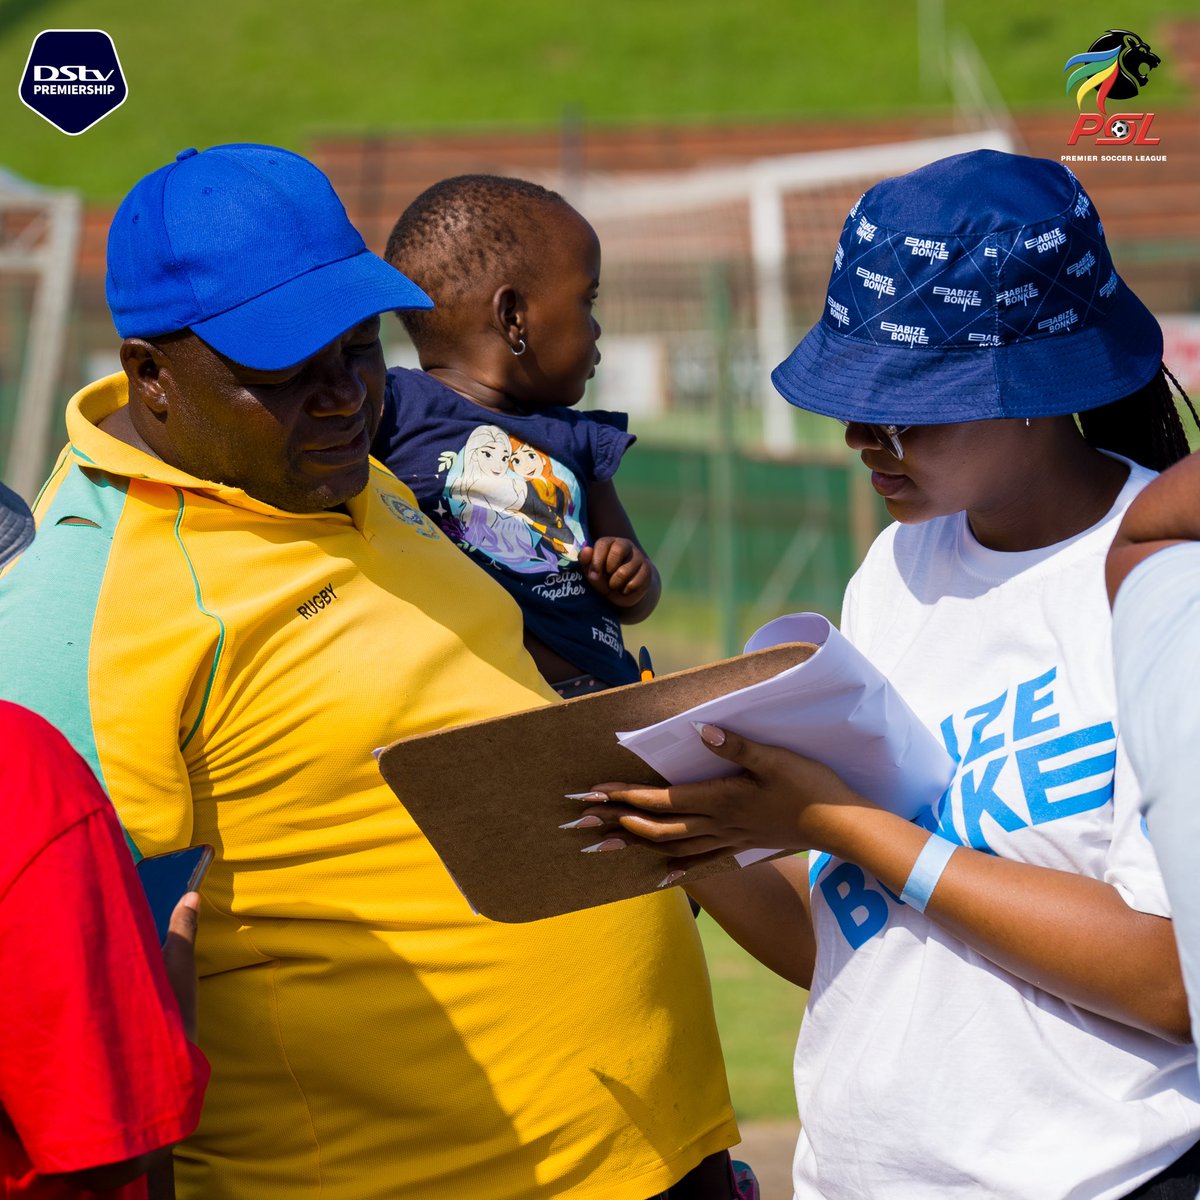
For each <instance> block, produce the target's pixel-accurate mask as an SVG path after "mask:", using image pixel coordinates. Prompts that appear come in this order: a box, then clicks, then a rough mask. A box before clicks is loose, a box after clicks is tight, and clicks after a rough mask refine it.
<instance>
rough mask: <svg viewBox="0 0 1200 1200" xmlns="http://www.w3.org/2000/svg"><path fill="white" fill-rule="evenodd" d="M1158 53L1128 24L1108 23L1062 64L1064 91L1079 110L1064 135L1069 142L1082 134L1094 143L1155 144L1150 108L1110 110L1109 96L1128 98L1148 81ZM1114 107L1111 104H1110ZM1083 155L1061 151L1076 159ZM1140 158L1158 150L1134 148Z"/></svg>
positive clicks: (1107, 156) (1114, 156)
mask: <svg viewBox="0 0 1200 1200" xmlns="http://www.w3.org/2000/svg"><path fill="white" fill-rule="evenodd" d="M1161 64H1162V59H1161V58H1159V56H1158V55H1157V54H1155V53H1154V51H1153V50H1151V49H1150V47H1149V46H1148V45H1147V44H1146V43H1145V42H1144V41H1143V40H1142V39H1141V38H1140V37H1139V36H1138V35H1137V34H1136V33H1133V32H1132V31H1131V30H1129V29H1107V30H1105V32H1104V33H1103V34H1101V35H1100V37H1098V38H1096V40H1095V41H1094V42H1092V44H1091V45H1090V46H1089V47H1088V48H1087V50H1086V51H1085V52H1084V53H1083V54H1074V55H1072V56H1071V57H1070V58H1068V59H1067V61H1066V63H1065V64H1064V65H1063V71H1064V72H1066V73H1067V85H1066V92H1067V95H1068V96H1070V97H1071V98H1072V99H1073V100H1074V101H1075V107H1076V108H1077V109H1078V110H1079V116H1078V117H1076V119H1075V128H1074V129H1072V130H1071V136H1070V137H1069V138H1067V145H1068V146H1074V145H1076V144H1078V142H1079V139H1080V138H1090V139H1093V144H1094V145H1095V146H1097V147H1109V146H1129V145H1133V146H1157V145H1158V143H1159V139H1158V138H1157V137H1153V136H1151V133H1150V127H1151V126H1152V125H1153V123H1154V113H1152V112H1127V111H1120V112H1115V111H1114V112H1110V111H1109V106H1110V104H1111V102H1112V101H1116V100H1120V101H1130V100H1134V99H1136V97H1137V95H1138V93H1139V92H1140V91H1141V89H1142V88H1144V87H1145V86H1146V85H1147V84H1148V83H1149V82H1150V72H1151V71H1153V70H1154V68H1155V67H1157V66H1160V65H1161ZM1113 107H1114V108H1115V107H1116V106H1115V105H1114V106H1113ZM1079 157H1081V156H1076V155H1064V159H1065V160H1068V161H1074V160H1076V159H1077V158H1079ZM1086 157H1088V158H1102V159H1125V160H1133V158H1134V157H1135V156H1134V155H1132V154H1101V155H1095V156H1086ZM1136 157H1137V158H1138V159H1145V160H1153V159H1157V158H1160V157H1161V156H1158V155H1148V154H1138V155H1137V156H1136Z"/></svg>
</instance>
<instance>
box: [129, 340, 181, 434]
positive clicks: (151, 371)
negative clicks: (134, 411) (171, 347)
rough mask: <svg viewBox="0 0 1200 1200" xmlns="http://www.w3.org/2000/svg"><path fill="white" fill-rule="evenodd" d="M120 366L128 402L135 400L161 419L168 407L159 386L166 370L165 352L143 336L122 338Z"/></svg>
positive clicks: (161, 385)
mask: <svg viewBox="0 0 1200 1200" xmlns="http://www.w3.org/2000/svg"><path fill="white" fill-rule="evenodd" d="M121 367H122V369H123V370H124V372H125V378H126V379H128V381H129V402H130V404H133V403H134V402H135V401H136V402H137V403H138V404H140V405H141V406H142V407H143V408H145V409H148V410H149V411H150V412H151V413H153V414H154V415H155V416H157V417H159V418H161V417H165V416H166V414H167V409H168V408H169V407H170V405H169V402H168V399H167V395H166V392H165V390H164V387H163V383H164V380H163V375H164V374H166V373H167V372H168V367H167V359H166V355H165V354H163V352H162V351H161V350H160V349H159V348H158V347H157V346H156V345H154V344H153V343H152V342H147V341H145V340H144V339H143V338H126V339H125V340H124V341H123V342H122V343H121Z"/></svg>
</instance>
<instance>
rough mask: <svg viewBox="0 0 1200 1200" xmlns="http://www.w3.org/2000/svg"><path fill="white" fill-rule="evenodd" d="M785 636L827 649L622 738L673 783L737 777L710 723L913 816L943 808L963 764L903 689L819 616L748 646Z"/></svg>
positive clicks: (749, 854)
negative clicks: (718, 749) (714, 747)
mask: <svg viewBox="0 0 1200 1200" xmlns="http://www.w3.org/2000/svg"><path fill="white" fill-rule="evenodd" d="M785 642H812V643H813V644H814V645H816V646H817V647H818V649H817V651H816V653H814V654H813V655H812V657H811V658H809V659H808V660H806V661H805V662H802V663H800V664H799V665H798V666H795V667H791V668H789V669H788V670H786V671H781V672H780V673H779V674H778V675H776V676H774V677H773V678H771V679H767V680H764V681H763V682H762V683H756V684H754V685H753V686H751V687H747V688H742V689H741V690H739V691H736V692H731V693H729V695H727V696H721V697H719V698H718V699H716V700H710V701H708V702H707V703H705V704H698V705H696V707H695V708H690V709H688V711H687V712H684V713H680V714H679V715H678V716H674V717H669V718H668V719H667V720H665V721H659V722H658V723H657V724H656V725H648V726H646V728H644V729H637V730H633V731H631V732H628V733H618V734H617V739H618V740H619V741H620V743H621V745H623V746H625V747H626V748H627V749H629V750H632V751H633V753H634V754H636V755H637V756H638V757H639V758H641V759H642V760H643V762H646V763H648V764H649V765H650V766H651V767H653V768H654V769H655V770H656V771H657V772H658V773H659V774H660V775H661V776H663V778H664V779H666V780H668V781H669V782H671V783H693V782H695V781H697V780H701V779H712V778H714V777H715V776H719V775H733V774H736V772H737V770H738V768H737V767H735V766H734V765H733V764H732V763H728V762H726V761H725V760H724V759H722V758H718V757H717V756H716V755H715V754H713V753H712V752H711V751H710V750H708V749H707V748H706V747H705V745H704V743H703V742H702V741H701V740H700V737H699V735H698V734H697V732H696V730H695V729H694V728H693V726H692V722H693V721H703V722H705V723H707V724H711V725H718V726H720V727H721V728H722V729H728V730H730V731H732V732H733V733H737V734H740V735H741V736H743V737H748V738H753V739H754V740H755V741H758V742H765V743H767V744H768V745H772V746H785V747H787V748H788V749H789V750H795V751H797V752H799V753H800V754H806V755H808V756H809V757H810V758H815V759H818V760H820V761H821V762H823V763H826V764H828V765H829V766H830V767H832V768H833V769H834V770H835V771H836V772H837V773H838V774H839V775H840V776H841V777H842V778H843V779H844V780H845V781H846V783H847V784H848V785H849V786H850V787H852V788H853V789H854V790H855V791H856V792H858V793H860V794H861V795H863V796H865V797H866V798H867V799H868V800H871V801H873V802H874V803H875V804H878V805H880V806H881V807H882V808H887V809H890V810H891V811H892V812H895V813H898V814H899V815H900V816H902V817H904V818H905V819H906V820H910V819H911V818H912V817H914V816H916V814H917V813H918V812H919V811H920V810H921V809H922V808H924V807H925V806H927V805H932V804H935V803H936V802H937V800H938V799H939V798H940V797H941V795H942V793H943V792H944V791H945V790H946V787H947V786H948V785H949V783H950V779H951V776H952V775H953V773H954V762H953V760H952V759H951V758H950V756H949V754H947V753H946V750H945V748H944V747H943V746H942V745H941V743H940V742H938V740H937V739H936V738H935V737H934V736H933V734H932V733H930V732H929V730H928V729H926V728H925V726H924V725H922V724H921V722H920V721H919V720H918V719H917V717H916V715H915V714H914V713H913V711H912V709H910V708H909V707H908V705H907V704H905V702H904V701H903V699H901V697H900V694H899V693H898V692H897V691H896V689H895V688H893V687H892V685H891V684H890V683H889V682H888V681H887V680H886V679H885V678H884V677H883V675H881V674H880V673H879V672H878V671H877V670H876V669H875V668H874V667H873V666H872V665H871V664H870V663H869V662H868V661H867V660H866V659H865V658H864V657H863V656H862V655H861V654H860V653H859V652H858V651H857V650H856V649H855V648H854V647H853V646H852V645H851V644H850V643H849V642H848V641H847V640H846V639H845V638H844V637H842V635H841V634H840V633H839V632H838V631H837V630H836V629H834V628H833V626H832V625H830V623H829V621H828V620H826V619H825V618H824V617H822V616H820V615H819V614H818V613H793V614H791V615H790V616H786V617H779V618H777V619H776V620H774V621H771V622H769V623H768V624H766V625H764V626H763V627H762V628H761V629H760V630H758V632H757V633H755V634H754V636H753V637H752V638H751V639H750V640H749V641H748V642H747V643H746V651H747V652H750V651H752V650H766V649H767V648H768V647H770V646H778V645H781V644H782V643H785ZM774 853H776V851H774V850H747V851H743V852H742V853H741V854H739V855H738V856H737V858H738V862H740V863H741V864H742V865H743V866H747V865H748V864H749V863H751V862H756V861H758V860H759V859H761V858H766V857H767V856H769V855H771V854H774Z"/></svg>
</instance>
